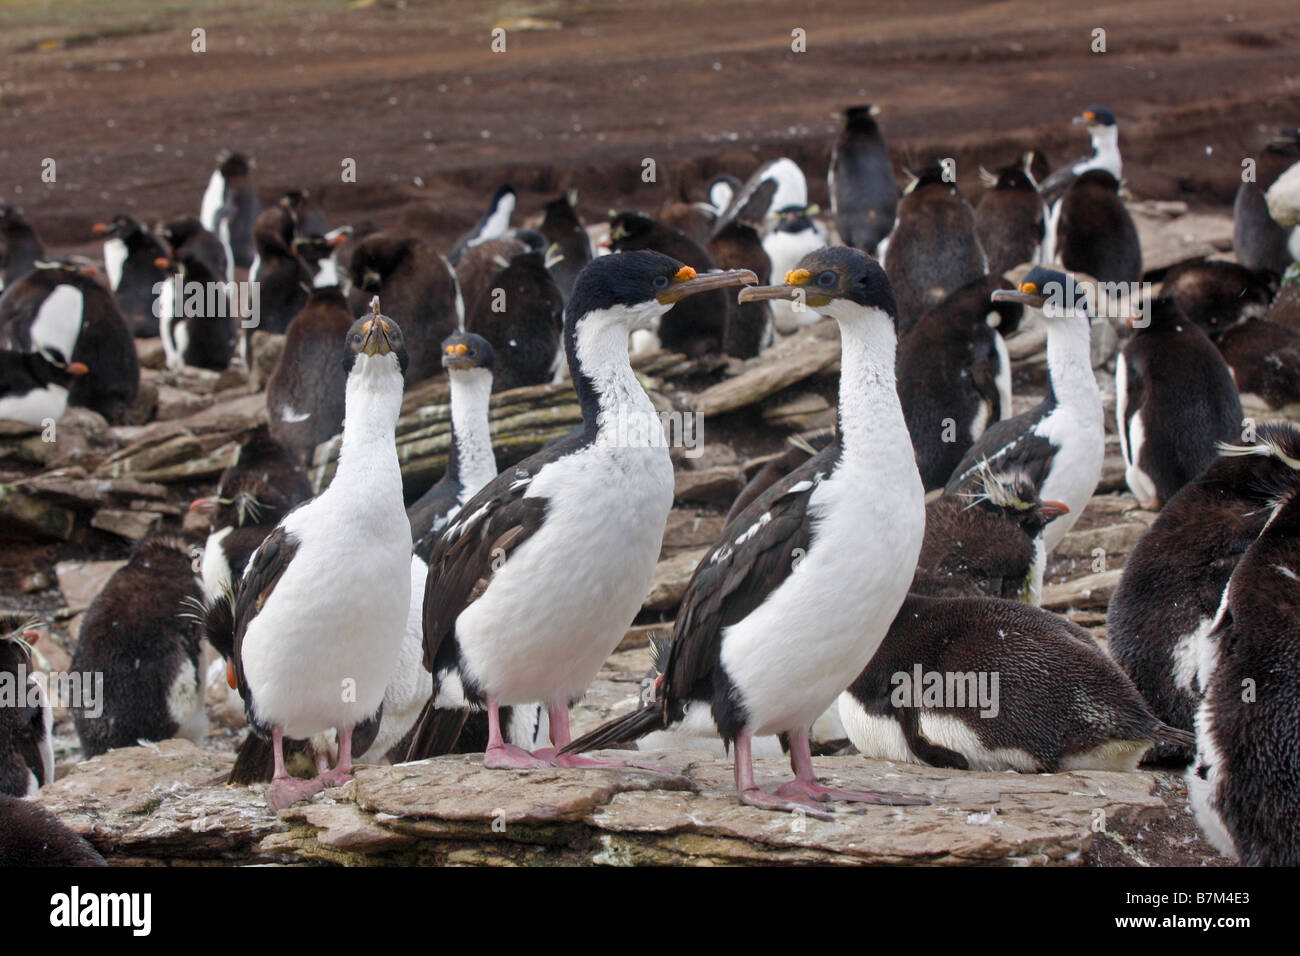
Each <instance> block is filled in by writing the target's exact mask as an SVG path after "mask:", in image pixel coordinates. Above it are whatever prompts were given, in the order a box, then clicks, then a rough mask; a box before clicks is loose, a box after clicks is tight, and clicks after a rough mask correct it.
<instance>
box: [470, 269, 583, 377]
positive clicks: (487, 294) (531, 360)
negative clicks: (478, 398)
mask: <svg viewBox="0 0 1300 956" xmlns="http://www.w3.org/2000/svg"><path fill="white" fill-rule="evenodd" d="M465 331H466V332H470V333H473V334H474V335H479V336H482V337H483V338H484V339H485V340H487V342H488V344H489V345H491V347H492V353H493V355H494V356H495V359H494V361H495V364H494V365H493V371H492V391H494V392H504V391H506V390H507V389H511V388H521V387H523V386H525V385H541V384H544V383H546V382H549V381H551V380H552V379H553V378H554V377H555V372H556V370H557V368H558V367H559V366H560V364H561V363H562V362H563V359H562V358H561V357H560V337H561V334H562V333H563V331H564V296H563V294H561V292H560V287H559V286H557V285H556V284H555V280H554V279H553V278H552V277H551V273H550V271H549V270H548V269H547V268H546V260H545V259H544V258H543V256H542V254H541V253H540V252H531V251H529V252H521V253H517V254H516V255H515V256H514V257H513V258H512V259H511V260H510V264H509V265H508V266H506V267H505V268H503V269H501V270H499V271H498V272H497V274H496V275H495V276H493V278H492V280H491V282H490V283H489V285H488V288H487V289H485V290H483V292H482V293H481V294H480V295H479V297H478V299H476V300H475V301H474V302H473V303H472V304H468V309H467V311H466V314H465ZM444 364H445V363H444Z"/></svg>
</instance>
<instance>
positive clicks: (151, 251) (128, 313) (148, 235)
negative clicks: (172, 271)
mask: <svg viewBox="0 0 1300 956" xmlns="http://www.w3.org/2000/svg"><path fill="white" fill-rule="evenodd" d="M92 231H93V232H94V233H95V235H97V236H103V237H104V270H105V272H106V274H107V276H108V285H109V288H111V289H112V290H113V297H114V298H115V299H117V307H118V308H119V309H121V310H122V316H123V317H124V318H125V319H126V321H127V323H128V324H129V325H130V326H131V332H132V334H134V335H135V336H136V338H152V337H153V336H155V335H157V334H158V309H157V308H156V307H155V305H154V300H155V299H157V297H158V294H157V289H158V286H159V283H161V282H163V281H165V280H166V279H167V278H168V272H167V269H166V267H164V266H159V265H158V260H159V259H167V258H169V257H170V256H171V250H170V249H169V248H168V247H167V243H166V242H164V241H163V240H162V239H160V238H159V237H158V236H156V235H154V234H153V233H152V232H150V231H149V230H148V229H146V228H145V226H144V225H143V224H142V223H141V222H139V221H138V220H136V219H132V218H131V217H130V216H114V217H113V218H112V219H111V220H110V221H108V222H97V223H95V225H94V226H93V227H92ZM222 278H224V276H222Z"/></svg>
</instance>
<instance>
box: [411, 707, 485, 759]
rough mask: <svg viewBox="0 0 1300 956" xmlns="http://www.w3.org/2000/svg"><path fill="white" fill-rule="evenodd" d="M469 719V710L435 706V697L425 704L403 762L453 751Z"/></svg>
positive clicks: (438, 755)
mask: <svg viewBox="0 0 1300 956" xmlns="http://www.w3.org/2000/svg"><path fill="white" fill-rule="evenodd" d="M467 719H469V711H468V710H461V709H459V708H447V707H435V706H434V704H433V698H432V697H430V698H429V702H428V703H426V704H425V705H424V710H422V711H421V712H420V719H419V720H418V721H417V722H416V724H415V734H414V736H413V737H412V738H411V746H410V747H409V748H408V749H407V751H406V756H405V757H403V758H402V762H403V763H407V762H409V761H412V760H424V759H425V758H427V757H440V756H442V755H443V754H449V753H451V752H452V751H453V750H454V748H455V747H456V742H457V741H458V740H460V732H461V731H462V730H463V729H464V728H465V721H466V720H467Z"/></svg>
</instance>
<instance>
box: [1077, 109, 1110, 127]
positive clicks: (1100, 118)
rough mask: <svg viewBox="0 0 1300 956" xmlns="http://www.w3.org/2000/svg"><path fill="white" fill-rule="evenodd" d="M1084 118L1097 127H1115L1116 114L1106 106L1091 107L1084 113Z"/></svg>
mask: <svg viewBox="0 0 1300 956" xmlns="http://www.w3.org/2000/svg"><path fill="white" fill-rule="evenodd" d="M1083 118H1084V119H1086V120H1087V121H1088V122H1089V123H1092V124H1093V125H1096V126H1114V125H1115V114H1114V113H1112V112H1111V111H1110V110H1108V109H1106V108H1105V107H1104V106H1089V107H1088V108H1087V109H1086V110H1084V111H1083Z"/></svg>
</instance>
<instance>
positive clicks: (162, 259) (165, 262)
mask: <svg viewBox="0 0 1300 956" xmlns="http://www.w3.org/2000/svg"><path fill="white" fill-rule="evenodd" d="M153 264H154V265H155V266H156V267H157V268H159V269H170V268H171V266H172V261H171V260H170V259H168V258H167V257H166V256H159V257H158V258H157V259H155V260H154V261H153Z"/></svg>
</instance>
